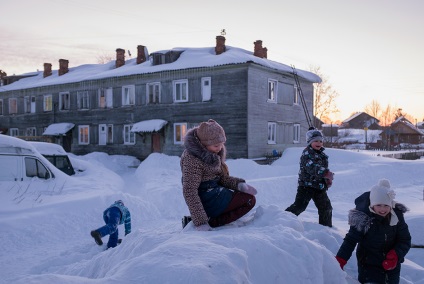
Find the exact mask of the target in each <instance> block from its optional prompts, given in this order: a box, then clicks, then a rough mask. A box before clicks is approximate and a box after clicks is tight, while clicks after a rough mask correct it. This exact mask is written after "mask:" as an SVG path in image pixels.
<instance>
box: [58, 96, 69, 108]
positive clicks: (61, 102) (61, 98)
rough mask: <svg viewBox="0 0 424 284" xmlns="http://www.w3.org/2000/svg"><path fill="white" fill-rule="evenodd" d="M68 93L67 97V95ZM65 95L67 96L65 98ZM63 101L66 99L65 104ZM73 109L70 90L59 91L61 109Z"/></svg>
mask: <svg viewBox="0 0 424 284" xmlns="http://www.w3.org/2000/svg"><path fill="white" fill-rule="evenodd" d="M66 95H67V97H66ZM64 96H65V98H63V97H64ZM63 101H65V103H64V106H63V107H62V105H63ZM70 109H71V94H70V93H69V92H60V93H59V111H65V110H70Z"/></svg>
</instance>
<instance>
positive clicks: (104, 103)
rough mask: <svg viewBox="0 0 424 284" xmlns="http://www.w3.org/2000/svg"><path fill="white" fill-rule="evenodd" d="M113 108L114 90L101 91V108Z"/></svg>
mask: <svg viewBox="0 0 424 284" xmlns="http://www.w3.org/2000/svg"><path fill="white" fill-rule="evenodd" d="M112 107H113V90H112V88H107V89H99V108H112Z"/></svg>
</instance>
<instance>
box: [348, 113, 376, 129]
mask: <svg viewBox="0 0 424 284" xmlns="http://www.w3.org/2000/svg"><path fill="white" fill-rule="evenodd" d="M379 122H380V121H379V120H378V119H377V118H375V117H373V116H371V115H369V114H367V113H366V112H357V113H354V114H353V115H351V116H350V117H349V118H347V119H345V120H344V121H342V123H341V125H340V128H352V129H374V130H375V129H381V126H380V125H379Z"/></svg>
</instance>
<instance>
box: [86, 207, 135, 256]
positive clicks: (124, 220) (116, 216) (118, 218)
mask: <svg viewBox="0 0 424 284" xmlns="http://www.w3.org/2000/svg"><path fill="white" fill-rule="evenodd" d="M103 220H104V221H105V223H106V225H104V226H103V227H100V228H98V229H97V230H94V231H91V236H92V237H93V238H94V241H95V242H96V244H98V245H99V246H101V245H102V244H103V241H102V238H103V237H104V236H107V235H109V241H108V242H107V248H114V247H116V246H117V245H118V236H119V231H118V225H122V224H125V236H126V235H128V234H129V233H131V214H130V211H129V210H128V208H127V207H125V205H124V202H122V200H117V201H115V202H114V203H113V204H112V205H110V206H109V208H107V209H106V210H105V211H103Z"/></svg>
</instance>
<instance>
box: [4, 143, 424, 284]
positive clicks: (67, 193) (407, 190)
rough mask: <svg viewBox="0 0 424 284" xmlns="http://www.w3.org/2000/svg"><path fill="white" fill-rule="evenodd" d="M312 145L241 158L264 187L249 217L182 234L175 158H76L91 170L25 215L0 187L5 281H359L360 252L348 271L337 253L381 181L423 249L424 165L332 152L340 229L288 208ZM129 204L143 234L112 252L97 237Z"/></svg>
mask: <svg viewBox="0 0 424 284" xmlns="http://www.w3.org/2000/svg"><path fill="white" fill-rule="evenodd" d="M302 150H303V148H291V149H288V150H286V151H285V152H284V153H283V155H282V157H281V158H280V159H279V160H277V161H275V162H274V163H273V164H272V165H258V164H256V163H255V162H253V161H251V160H247V159H238V160H229V161H228V165H229V168H230V172H231V174H232V175H233V176H238V177H242V178H245V179H246V180H247V181H248V182H249V183H250V184H252V185H253V186H255V187H256V188H257V190H258V194H257V196H256V197H257V204H256V206H255V208H254V209H253V210H252V211H251V212H249V214H248V215H247V216H245V217H243V218H242V219H241V220H239V221H236V222H234V223H232V224H229V225H227V226H224V227H220V228H216V229H215V230H213V231H209V232H198V231H196V230H195V229H194V228H193V227H192V226H191V224H189V226H187V227H186V228H185V229H184V230H182V229H181V217H182V216H183V215H187V214H188V209H187V207H186V205H185V202H184V199H183V196H182V190H181V172H180V167H179V157H175V156H166V155H163V154H152V155H150V156H149V157H148V158H147V159H146V160H145V161H143V162H142V163H141V164H139V165H138V161H137V160H136V159H135V158H133V157H129V156H109V155H106V154H104V153H91V154H88V155H85V156H75V155H71V159H72V162H73V163H74V166H75V167H76V168H78V169H84V171H83V172H79V173H78V174H77V175H75V176H72V177H71V178H70V180H69V181H68V185H67V186H65V187H64V188H63V190H61V191H60V192H55V193H51V194H50V195H48V194H46V195H44V196H42V202H38V203H35V202H31V199H30V198H28V199H27V200H26V201H25V202H24V203H20V204H16V206H15V207H14V209H13V210H9V209H8V210H5V209H4V208H8V206H3V204H10V203H11V202H12V201H11V197H12V196H10V195H11V192H10V191H9V190H8V189H7V188H3V187H2V186H1V184H0V188H1V195H2V196H1V199H0V228H1V233H0V243H1V244H2V252H1V254H0V267H1V269H0V283H43V284H45V283H258V284H259V283H311V284H312V283H313V284H317V283H326V284H327V283H335V284H340V283H357V282H356V280H355V279H356V273H357V268H356V259H355V255H353V256H352V258H351V259H350V260H349V262H348V264H347V265H346V266H345V271H342V270H341V269H340V266H339V264H338V263H337V262H336V260H335V258H334V255H335V253H336V252H337V250H338V248H339V246H340V244H341V243H342V240H343V237H344V235H345V234H346V232H347V230H348V224H347V213H348V210H349V209H351V208H353V207H354V203H353V202H354V199H355V198H356V197H357V196H358V195H360V194H361V193H362V192H364V191H367V190H369V189H370V188H371V187H372V186H373V185H375V184H376V183H377V182H378V180H379V179H381V178H387V179H389V180H390V182H391V184H392V187H393V188H394V189H395V191H396V193H397V196H396V200H398V201H399V202H402V203H404V204H406V205H407V206H408V207H409V208H410V211H409V212H407V213H406V214H405V218H406V221H407V223H408V225H409V228H410V232H411V235H412V242H413V243H414V244H416V245H424V232H423V231H424V229H423V226H422V224H423V223H424V206H423V203H424V200H423V198H424V196H423V194H424V192H423V191H424V160H423V159H421V160H415V161H404V160H396V159H390V158H384V157H381V156H375V155H373V154H367V153H364V152H358V151H347V150H336V149H327V150H326V152H327V154H328V155H329V157H330V159H329V161H330V169H331V170H332V171H334V172H335V180H334V183H333V187H331V189H330V191H329V196H330V199H331V201H332V205H333V207H334V211H333V224H334V227H333V228H327V227H323V226H320V225H319V224H318V223H317V220H318V216H317V210H316V208H315V206H314V205H313V203H312V202H311V204H310V206H309V207H308V208H307V210H306V211H305V212H304V213H302V214H301V215H300V216H299V217H296V216H294V215H292V214H291V213H288V212H285V211H284V209H285V208H286V207H287V206H289V205H290V204H291V203H292V202H293V200H294V197H295V194H296V186H297V172H298V169H299V164H298V163H299V157H300V153H301V151H302ZM137 165H138V167H137ZM117 199H122V200H123V201H124V202H125V204H126V205H127V207H128V208H129V209H130V211H131V216H132V228H133V230H132V233H131V234H129V235H128V236H126V237H123V236H122V235H121V236H122V237H123V242H122V244H121V245H119V246H118V247H116V248H114V249H109V250H105V247H104V246H97V245H96V244H95V243H94V240H93V239H92V238H91V236H90V231H91V230H93V229H96V228H98V227H100V226H102V225H103V220H102V212H103V210H104V209H105V208H107V207H108V206H109V205H110V204H111V203H112V202H113V201H114V200H117ZM122 233H123V228H120V234H122ZM105 240H107V238H106V239H105ZM401 283H424V250H423V249H422V248H413V249H411V250H410V252H409V253H408V255H407V256H406V261H405V263H404V264H403V266H402V271H401Z"/></svg>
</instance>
